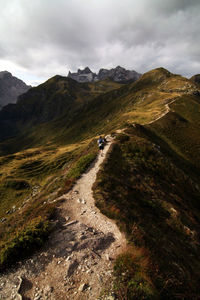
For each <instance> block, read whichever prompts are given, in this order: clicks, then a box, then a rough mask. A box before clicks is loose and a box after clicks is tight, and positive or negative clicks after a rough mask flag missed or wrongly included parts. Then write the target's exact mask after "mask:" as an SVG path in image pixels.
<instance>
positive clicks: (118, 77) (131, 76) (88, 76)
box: [68, 66, 142, 83]
mask: <svg viewBox="0 0 200 300" xmlns="http://www.w3.org/2000/svg"><path fill="white" fill-rule="evenodd" d="M141 75H142V74H140V73H137V72H136V71H134V70H132V71H130V70H126V69H125V68H122V67H120V66H118V67H116V68H114V69H111V70H108V69H100V70H99V72H98V74H96V73H93V72H92V71H91V70H90V68H88V67H86V68H85V69H83V70H80V69H78V71H77V73H71V72H70V71H69V74H68V77H70V78H72V79H74V80H76V81H78V82H93V81H98V80H104V79H106V78H109V79H111V80H113V81H115V82H121V83H123V82H124V83H128V82H133V81H136V80H138V79H139V78H140V77H141Z"/></svg>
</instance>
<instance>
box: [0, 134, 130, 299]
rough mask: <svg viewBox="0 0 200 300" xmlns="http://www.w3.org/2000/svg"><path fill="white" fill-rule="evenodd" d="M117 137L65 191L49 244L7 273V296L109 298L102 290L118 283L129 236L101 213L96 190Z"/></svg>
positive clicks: (4, 282)
mask: <svg viewBox="0 0 200 300" xmlns="http://www.w3.org/2000/svg"><path fill="white" fill-rule="evenodd" d="M112 141H113V140H112V138H111V136H109V137H108V143H107V144H106V146H105V148H104V153H103V156H101V154H99V155H98V157H97V159H96V161H95V162H94V163H93V165H92V166H91V167H90V169H89V170H88V171H87V172H86V173H85V174H83V175H82V177H81V178H80V179H79V180H78V181H77V183H76V184H75V186H74V187H73V189H72V190H71V191H70V192H69V193H67V194H65V195H63V196H62V199H63V203H62V205H61V206H60V207H59V212H58V219H59V222H58V224H57V229H56V230H55V231H54V232H53V233H52V234H51V236H50V238H49V241H48V243H47V245H46V246H45V249H43V251H41V252H40V253H39V254H36V255H34V256H33V257H32V258H31V259H29V260H27V261H25V263H24V264H23V265H22V266H21V267H20V268H18V269H16V270H11V271H10V273H9V274H6V275H4V276H3V277H1V279H0V284H2V287H3V291H4V292H2V291H0V293H1V299H20V295H21V296H23V299H34V300H39V299H52V300H53V299H60V300H62V299H83V300H84V299H105V298H104V297H103V296H101V293H102V291H103V290H105V289H108V290H111V288H112V277H113V275H112V270H113V262H114V259H115V257H116V256H117V255H118V254H119V253H120V252H122V251H123V249H124V248H125V246H126V239H125V236H124V235H123V234H122V233H121V232H120V231H119V229H118V227H117V225H116V224H115V222H114V221H113V220H110V219H109V218H107V217H106V216H104V215H103V214H101V212H100V211H99V209H98V208H97V207H96V206H95V201H94V198H93V195H92V186H93V184H94V182H95V180H96V175H97V173H98V171H99V168H100V166H101V164H102V162H103V160H104V159H105V156H106V154H107V152H108V150H109V148H110V145H111V143H112ZM19 281H20V287H19Z"/></svg>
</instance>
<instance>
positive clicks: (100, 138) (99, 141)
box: [97, 136, 104, 156]
mask: <svg viewBox="0 0 200 300" xmlns="http://www.w3.org/2000/svg"><path fill="white" fill-rule="evenodd" d="M97 143H98V145H99V150H100V151H101V156H102V155H103V148H104V139H103V138H102V136H100V137H99V139H98V142H97Z"/></svg>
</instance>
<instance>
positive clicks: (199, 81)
mask: <svg viewBox="0 0 200 300" xmlns="http://www.w3.org/2000/svg"><path fill="white" fill-rule="evenodd" d="M190 80H191V81H192V82H194V83H196V84H198V85H200V74H196V75H194V76H192V77H191V78H190Z"/></svg>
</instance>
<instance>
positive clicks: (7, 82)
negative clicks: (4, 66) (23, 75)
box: [0, 71, 31, 108]
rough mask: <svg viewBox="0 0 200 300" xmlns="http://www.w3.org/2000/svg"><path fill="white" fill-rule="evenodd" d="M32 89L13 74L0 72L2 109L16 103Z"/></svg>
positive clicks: (0, 105)
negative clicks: (19, 97)
mask: <svg viewBox="0 0 200 300" xmlns="http://www.w3.org/2000/svg"><path fill="white" fill-rule="evenodd" d="M30 87H31V86H28V85H26V84H25V83H24V82H23V81H22V80H20V79H18V78H17V77H14V76H12V74H11V73H9V72H7V71H2V72H0V108H2V107H3V106H5V105H7V104H8V103H16V102H17V98H18V96H19V95H21V94H23V93H25V92H27V91H28V89H30Z"/></svg>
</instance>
